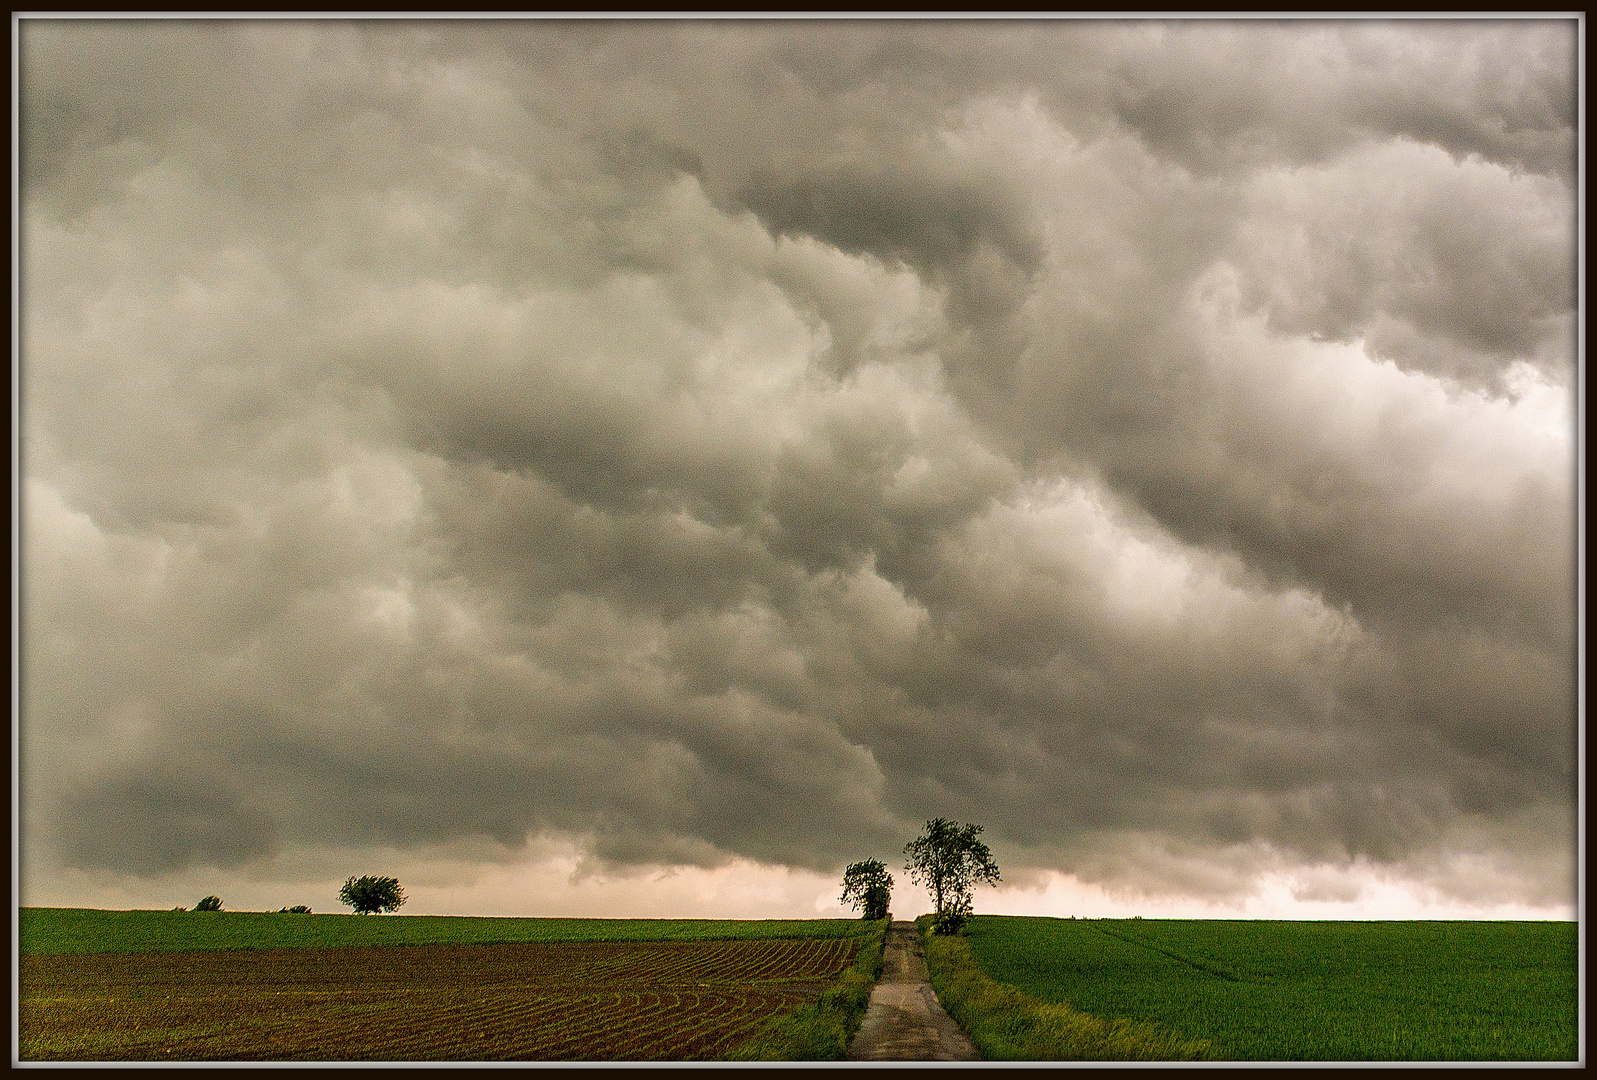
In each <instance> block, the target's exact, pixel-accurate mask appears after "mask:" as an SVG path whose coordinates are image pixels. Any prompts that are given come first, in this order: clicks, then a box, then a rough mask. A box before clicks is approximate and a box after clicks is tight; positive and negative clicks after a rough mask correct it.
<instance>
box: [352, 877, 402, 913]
mask: <svg viewBox="0 0 1597 1080" xmlns="http://www.w3.org/2000/svg"><path fill="white" fill-rule="evenodd" d="M338 901H339V903H341V904H348V905H349V906H350V907H352V908H354V909H355V913H356V914H357V915H369V914H371V913H372V912H375V911H393V910H395V909H396V908H398V907H399V906H400V905H401V904H403V903H404V902H405V890H404V889H401V888H400V887H399V879H398V878H391V877H373V876H372V875H370V874H367V875H366V876H364V877H358V878H350V879H349V880H348V881H346V882H344V887H343V888H342V889H339V890H338Z"/></svg>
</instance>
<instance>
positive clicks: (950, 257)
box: [19, 20, 1579, 918]
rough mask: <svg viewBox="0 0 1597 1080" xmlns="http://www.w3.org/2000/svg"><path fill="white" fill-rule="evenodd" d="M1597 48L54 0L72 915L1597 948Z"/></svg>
mask: <svg viewBox="0 0 1597 1080" xmlns="http://www.w3.org/2000/svg"><path fill="white" fill-rule="evenodd" d="M1575 26H1576V24H1575V23H1574V22H1572V21H1570V20H1550V21H1518V22H1501V21H1457V22H1450V21H1448V22H1444V21H1416V22H1384V23H1368V22H1263V21H1259V22H1249V21H1224V22H1202V21H1193V22H1147V21H1124V22H1070V21H1065V22H1033V21H1011V22H968V21H961V22H925V23H911V22H903V23H892V22H886V23H883V22H763V23H730V22H642V21H616V22H605V23H594V22H541V23H539V22H531V23H529V22H508V21H491V22H454V23H448V22H380V21H379V22H364V23H349V22H253V23H233V22H222V21H212V22H204V21H192V22H190V21H180V22H160V21H153V22H96V21H81V22H52V21H31V20H30V21H24V22H23V23H22V24H21V51H20V86H21V105H20V138H21V153H20V169H21V178H22V187H21V208H20V215H21V243H20V260H21V268H22V273H21V281H20V288H21V298H22V299H21V359H20V388H21V406H20V417H21V430H20V436H19V441H20V447H21V452H22V458H21V465H20V471H21V477H22V484H21V486H20V498H21V526H20V541H21V566H22V575H23V576H22V585H23V592H22V599H21V616H20V618H21V630H22V645H21V653H20V670H21V676H22V682H21V704H22V721H21V736H20V750H21V757H20V784H21V802H20V804H21V810H22V817H21V825H20V829H21V839H22V849H21V851H22V855H21V859H22V871H23V876H22V884H21V890H22V893H21V895H22V902H23V903H25V904H71V905H88V906H111V907H130V906H144V907H169V906H173V905H175V904H187V905H192V904H193V903H194V902H195V901H196V900H197V899H198V898H199V897H200V896H202V895H204V894H206V893H216V894H219V895H221V896H222V897H223V900H224V904H225V905H226V906H228V907H232V908H257V909H259V908H266V907H269V908H273V909H275V908H276V907H279V906H282V905H286V904H294V903H308V904H310V905H311V906H312V907H313V908H315V909H316V910H336V909H337V907H338V905H337V903H336V900H335V899H334V895H335V893H336V891H337V887H338V885H339V883H341V882H342V881H343V879H344V878H345V877H347V876H349V875H351V874H361V873H388V874H395V875H396V876H398V877H400V879H401V880H402V881H403V882H404V883H405V886H406V888H407V891H408V892H409V893H410V895H411V897H412V902H411V905H410V906H409V907H407V908H406V911H407V912H418V913H420V912H439V913H443V912H449V913H456V914H527V915H537V914H572V915H575V914H590V915H672V916H692V915H715V916H737V917H755V918H759V917H778V916H801V917H804V916H814V915H830V914H838V913H840V912H841V911H842V909H840V908H839V907H838V904H837V893H838V885H837V881H838V879H839V877H840V874H841V871H842V868H843V866H844V864H845V863H847V862H850V861H854V860H857V859H863V858H869V857H877V858H881V859H883V860H884V861H886V862H887V863H888V864H889V866H890V867H892V868H894V869H895V870H897V871H898V877H899V879H900V884H901V886H907V884H908V883H907V880H905V879H906V875H904V874H903V873H902V871H901V870H900V869H899V868H901V867H902V854H901V852H902V848H903V845H904V844H905V842H906V841H908V840H910V839H911V838H913V837H914V836H915V835H916V834H917V833H918V831H919V829H920V826H921V824H922V823H923V822H924V821H925V820H926V819H927V818H931V817H936V816H943V817H950V818H954V819H957V820H959V821H970V822H977V823H980V824H981V825H983V826H984V827H985V832H984V834H983V838H984V839H985V840H987V841H988V842H989V843H990V845H991V847H992V849H993V852H994V855H995V857H996V858H997V861H998V863H999V865H1000V867H1001V868H1002V870H1003V873H1004V882H1005V885H1004V888H1003V890H1001V891H997V892H994V891H991V890H983V891H981V892H979V894H978V896H977V898H976V905H977V910H978V911H983V910H987V911H998V910H1002V911H1013V912H1030V913H1037V914H1060V915H1064V914H1128V915H1129V914H1148V915H1157V914H1186V915H1203V914H1253V915H1278V916H1314V917H1320V916H1328V917H1341V918H1349V917H1364V916H1372V915H1373V916H1380V917H1394V916H1395V917H1416V916H1420V917H1423V916H1427V915H1448V916H1453V915H1498V916H1502V915H1511V916H1544V917H1545V916H1551V917H1572V916H1573V914H1574V913H1575V904H1576V854H1577V835H1576V798H1577V790H1578V784H1579V771H1578V768H1577V762H1576V734H1577V726H1576V683H1577V665H1576V646H1577V635H1576V626H1577V624H1576V606H1575V587H1576V557H1577V537H1576V527H1575V500H1576V493H1577V486H1576V471H1575V458H1576V412H1575V385H1576V347H1575V333H1576V315H1577V268H1576V247H1575V238H1576V192H1577V190H1578V187H1577V185H1578V183H1579V181H1578V178H1577V174H1576V151H1577V130H1578V128H1577V124H1578V117H1577V111H1576V104H1577V103H1576V87H1577V81H1576V76H1577V69H1576V53H1575V45H1576V33H1575ZM925 909H926V905H925V902H924V897H921V898H918V899H917V897H916V896H915V895H914V893H913V892H912V891H910V890H907V889H906V888H902V887H901V889H900V891H899V894H898V901H897V902H896V903H895V905H894V910H895V914H898V915H899V916H901V917H909V916H912V915H914V914H916V913H918V911H920V910H925Z"/></svg>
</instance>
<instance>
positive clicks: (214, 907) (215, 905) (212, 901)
mask: <svg viewBox="0 0 1597 1080" xmlns="http://www.w3.org/2000/svg"><path fill="white" fill-rule="evenodd" d="M194 910H195V911H221V910H222V898H221V897H220V896H207V897H204V898H203V899H202V900H200V902H199V903H198V904H195V905H194Z"/></svg>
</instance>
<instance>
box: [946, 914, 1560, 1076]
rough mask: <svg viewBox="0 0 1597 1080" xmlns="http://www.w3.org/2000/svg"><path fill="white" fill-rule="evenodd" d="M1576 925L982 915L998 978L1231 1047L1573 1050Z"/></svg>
mask: <svg viewBox="0 0 1597 1080" xmlns="http://www.w3.org/2000/svg"><path fill="white" fill-rule="evenodd" d="M1576 930H1577V927H1576V924H1574V923H1569V922H1284V921H1266V920H1236V921H1222V920H1184V919H1168V920H1166V919H1044V918H1020V917H1010V916H979V917H976V918H973V919H972V920H971V921H970V924H969V926H968V928H967V930H966V935H967V937H968V939H969V942H970V946H971V948H972V950H973V952H974V956H975V959H976V962H977V963H978V964H979V965H980V967H981V969H982V971H983V972H985V973H986V974H987V975H988V976H990V977H991V978H992V979H993V980H995V981H997V982H999V983H1004V984H1008V985H1009V986H1012V987H1014V988H1015V989H1017V990H1019V991H1020V992H1021V993H1023V994H1025V995H1028V996H1030V997H1031V998H1035V999H1038V1000H1040V1001H1043V1002H1050V1003H1066V1004H1068V1005H1070V1006H1073V1007H1074V1008H1075V1009H1077V1010H1080V1011H1081V1012H1084V1013H1087V1014H1090V1015H1092V1016H1096V1017H1103V1018H1125V1019H1128V1020H1131V1021H1140V1022H1146V1023H1151V1024H1153V1025H1155V1026H1156V1027H1158V1028H1159V1029H1161V1030H1164V1031H1167V1032H1169V1033H1170V1034H1171V1035H1173V1036H1176V1037H1179V1038H1183V1039H1191V1040H1203V1041H1206V1042H1207V1043H1208V1044H1209V1046H1210V1055H1209V1056H1212V1057H1213V1058H1217V1059H1221V1060H1233V1061H1569V1060H1574V1059H1575V1057H1576V1054H1577V1049H1578V1047H1577V1031H1578V1017H1577V953H1576V946H1577V942H1576Z"/></svg>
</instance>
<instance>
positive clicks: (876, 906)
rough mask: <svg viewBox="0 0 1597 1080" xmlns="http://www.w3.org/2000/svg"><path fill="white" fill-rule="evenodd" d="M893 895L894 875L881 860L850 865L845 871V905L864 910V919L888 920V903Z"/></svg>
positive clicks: (868, 860)
mask: <svg viewBox="0 0 1597 1080" xmlns="http://www.w3.org/2000/svg"><path fill="white" fill-rule="evenodd" d="M892 894H893V875H892V874H889V873H888V872H887V867H886V866H884V865H883V864H882V861H881V860H880V859H866V860H865V861H864V862H857V863H850V864H849V866H848V869H846V870H844V871H843V903H845V904H850V905H852V906H853V907H854V909H855V910H856V911H859V910H860V909H862V908H863V909H864V913H863V914H862V915H861V916H860V917H861V918H864V919H885V918H887V903H888V901H889V900H890V899H891V897H892Z"/></svg>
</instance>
